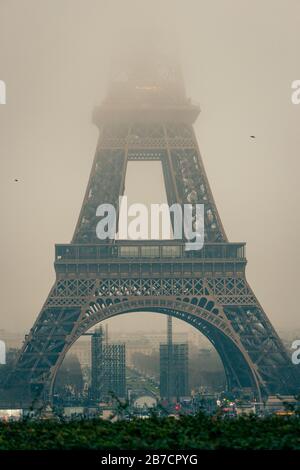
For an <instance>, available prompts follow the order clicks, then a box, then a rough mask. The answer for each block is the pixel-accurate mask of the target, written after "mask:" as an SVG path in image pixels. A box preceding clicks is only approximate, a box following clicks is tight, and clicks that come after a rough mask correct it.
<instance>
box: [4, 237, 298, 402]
mask: <svg viewBox="0 0 300 470" xmlns="http://www.w3.org/2000/svg"><path fill="white" fill-rule="evenodd" d="M245 263H246V260H245V258H244V245H243V244H234V243H221V244H220V243H218V244H212V243H211V244H206V245H205V247H204V249H203V250H200V251H194V252H185V250H184V244H182V243H178V242H173V241H168V242H162V241H157V242H155V241H151V242H143V243H142V244H141V242H140V243H139V242H135V243H134V242H129V241H127V242H125V241H124V242H115V243H113V244H104V243H103V244H98V245H89V246H82V245H58V246H57V247H56V262H55V267H56V273H57V280H56V282H55V284H54V286H53V288H52V290H51V292H50V294H49V296H48V299H47V301H46V302H45V304H44V306H43V309H42V311H41V313H40V315H39V316H38V318H37V320H36V322H35V324H34V326H33V328H32V329H31V331H30V333H29V335H28V336H27V337H26V341H25V344H24V346H23V348H22V351H21V353H20V356H19V359H18V362H17V364H16V367H15V370H14V371H13V373H12V374H11V375H10V376H9V377H8V378H7V380H6V383H5V384H3V386H2V393H1V398H2V401H3V400H6V401H7V402H9V401H10V402H15V403H17V402H22V403H23V405H25V404H27V405H29V404H33V403H34V402H35V401H36V400H40V399H42V400H51V396H52V390H53V385H54V381H55V377H56V373H57V371H58V369H59V367H60V365H61V363H62V361H63V359H64V357H65V354H66V353H67V351H68V350H69V348H70V347H71V346H72V344H73V343H74V342H75V341H76V340H77V339H78V338H79V337H80V336H81V335H82V334H83V333H85V332H86V331H87V330H89V329H90V328H91V327H92V326H93V325H96V324H97V323H99V322H101V321H102V320H107V319H108V318H110V317H112V316H116V315H120V314H123V313H128V312H133V311H137V312H138V311H148V312H160V313H164V314H167V315H172V316H173V317H176V318H180V319H181V320H183V321H186V322H187V323H189V324H190V325H193V326H194V327H195V328H197V329H198V330H199V331H200V332H201V333H203V334H204V335H205V336H206V337H207V338H208V339H209V340H210V341H211V343H212V344H213V345H214V347H215V348H216V350H217V351H218V353H219V355H220V358H221V360H222V362H223V365H224V369H225V373H226V377H227V385H228V389H230V390H233V391H234V390H236V391H244V392H246V393H248V394H252V395H253V396H255V397H256V398H257V399H260V398H261V397H262V396H263V395H269V394H272V395H273V394H283V395H290V394H297V393H299V391H300V382H299V375H300V374H299V366H295V365H293V364H292V362H291V359H290V357H289V356H288V354H287V352H286V350H285V348H284V346H283V344H282V343H281V341H280V339H279V337H278V336H277V334H276V332H275V330H274V329H273V327H272V325H271V323H270V322H269V320H268V318H267V317H266V315H265V313H264V312H263V310H262V308H261V306H260V305H259V303H258V301H257V299H256V297H255V296H254V294H253V292H252V290H251V288H250V287H249V285H248V284H247V281H246V279H245V273H244V270H245Z"/></svg>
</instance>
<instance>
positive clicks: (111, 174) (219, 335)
mask: <svg viewBox="0 0 300 470" xmlns="http://www.w3.org/2000/svg"><path fill="white" fill-rule="evenodd" d="M146 56H147V60H145V59H143V60H139V59H138V58H136V57H135V59H132V60H128V61H127V62H126V63H124V61H123V63H122V62H121V63H118V65H117V66H116V67H115V69H113V70H112V73H111V79H110V82H109V86H108V90H107V94H106V98H105V100H104V101H103V103H102V105H101V106H99V107H98V108H96V109H95V111H94V113H93V122H94V123H95V124H96V125H97V126H98V127H99V140H98V144H97V149H96V153H95V158H94V161H93V165H92V169H91V173H90V178H89V181H88V185H87V189H86V193H85V196H84V200H83V204H82V208H81V212H80V215H79V218H78V222H77V225H76V228H75V232H74V235H73V238H72V241H71V243H68V244H58V245H56V247H55V263H54V266H55V271H56V280H55V283H54V286H53V287H52V289H51V291H50V293H49V296H48V298H47V299H46V301H45V303H44V305H43V307H42V310H41V312H40V314H39V315H38V317H37V320H36V322H35V323H34V325H33V327H32V329H31V330H30V333H29V334H28V335H27V336H26V338H25V342H24V345H23V347H22V350H21V352H20V355H19V358H18V360H17V363H16V365H15V368H14V370H13V372H12V373H11V374H10V375H9V376H8V377H7V380H6V382H5V383H4V384H3V386H2V397H9V398H10V400H15V401H17V400H19V401H21V402H22V403H31V402H32V401H33V400H35V399H40V400H42V401H43V400H44V401H49V400H51V397H52V395H53V388H54V384H55V377H56V374H57V371H58V369H59V367H60V365H61V363H62V361H63V359H64V357H65V355H66V353H67V351H68V350H69V349H70V347H71V346H72V345H73V344H74V342H75V341H76V340H77V339H78V338H79V337H80V336H81V335H82V334H84V333H86V332H87V331H88V330H89V329H90V328H91V327H93V326H94V325H96V324H98V323H99V322H101V321H102V320H107V319H109V318H111V317H113V316H116V315H121V314H125V313H128V312H159V313H162V314H165V315H170V316H172V317H175V318H179V319H181V320H183V321H185V322H187V323H188V324H190V325H192V326H194V327H195V328H197V329H198V330H199V331H200V332H201V333H202V334H203V335H205V336H206V337H207V338H208V339H209V341H210V342H211V343H212V345H213V346H214V347H215V348H216V350H217V352H218V354H219V356H220V358H221V360H222V363H223V366H224V370H225V374H226V379H227V387H228V389H229V390H233V391H237V392H242V393H247V394H250V395H251V396H253V397H255V398H256V399H258V400H261V399H262V398H264V397H265V396H268V395H270V394H272V395H273V394H277V393H278V394H283V395H287V394H296V393H297V392H299V385H300V384H299V369H297V368H296V366H294V365H293V364H292V362H291V358H290V357H289V355H288V354H287V351H286V350H285V348H284V346H283V344H282V342H281V340H280V338H279V337H278V335H277V333H276V331H275V330H274V328H273V326H272V325H271V323H270V321H269V320H268V318H267V316H266V314H265V313H264V311H263V309H262V307H261V305H260V304H259V302H258V300H257V298H256V297H255V295H254V293H253V291H252V289H251V287H250V286H249V284H248V282H247V280H246V278H245V267H246V257H245V243H244V242H240V243H231V242H229V241H228V239H227V236H226V233H225V230H224V228H223V225H222V222H221V219H220V216H219V214H218V211H217V208H216V204H215V202H214V198H213V195H212V192H211V189H210V186H209V183H208V179H207V176H206V173H205V169H204V166H203V162H202V158H201V155H200V152H199V148H198V144H197V140H196V137H195V133H194V130H193V123H194V122H195V120H196V118H197V116H198V114H199V112H200V109H199V107H198V106H197V105H195V104H193V103H192V102H191V100H190V99H188V98H187V96H186V92H185V88H184V83H183V79H182V75H181V70H180V67H179V66H178V64H177V62H176V61H173V59H170V58H169V57H167V56H164V55H163V54H161V55H159V54H158V55H157V56H155V55H151V54H146ZM147 160H151V161H159V162H161V165H162V169H163V175H164V181H165V188H166V194H167V198H168V203H169V205H172V204H174V203H178V204H181V205H183V204H185V203H191V202H192V203H199V204H204V222H205V239H204V240H205V242H204V247H203V249H201V250H189V251H187V250H186V249H185V240H184V239H182V240H143V241H141V240H137V241H135V240H118V239H110V240H99V238H97V235H96V225H97V223H98V221H99V217H97V216H96V209H97V207H98V206H99V204H102V203H110V204H112V205H114V207H116V208H118V207H119V206H118V204H119V196H120V195H122V194H123V193H124V186H125V174H126V167H127V163H128V162H130V161H147Z"/></svg>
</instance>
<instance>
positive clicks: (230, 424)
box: [0, 415, 300, 450]
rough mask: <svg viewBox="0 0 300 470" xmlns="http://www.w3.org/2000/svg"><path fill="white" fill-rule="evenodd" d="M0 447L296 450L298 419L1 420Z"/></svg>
mask: <svg viewBox="0 0 300 470" xmlns="http://www.w3.org/2000/svg"><path fill="white" fill-rule="evenodd" d="M0 449H1V450H3V449H7V450H17V449H20V450H21V449H31V450H32V449H34V450H37V449H124V450H125V449H134V450H137V449H165V450H167V449H182V450H183V449H300V419H299V418H298V417H295V416H294V417H275V416H273V417H266V418H255V417H240V418H238V419H225V420H224V419H218V418H213V417H209V416H205V415H197V416H188V417H187V416H186V417H181V418H180V419H179V420H175V419H174V418H155V417H153V418H149V419H145V420H141V419H139V420H138V419H136V420H133V421H117V422H110V421H103V420H100V419H97V420H85V421H84V420H82V421H70V422H65V423H63V422H55V421H48V420H44V421H39V422H37V421H36V422H32V421H27V422H26V421H23V422H14V423H12V422H11V423H1V424H0Z"/></svg>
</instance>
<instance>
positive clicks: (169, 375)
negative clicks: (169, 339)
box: [160, 343, 190, 400]
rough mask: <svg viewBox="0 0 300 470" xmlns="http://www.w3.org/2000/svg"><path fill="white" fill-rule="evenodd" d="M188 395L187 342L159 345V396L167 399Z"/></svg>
mask: <svg viewBox="0 0 300 470" xmlns="http://www.w3.org/2000/svg"><path fill="white" fill-rule="evenodd" d="M189 395H190V390H189V384H188V344H187V343H173V344H171V347H170V345H168V343H166V344H161V345H160V396H161V398H167V399H169V400H174V399H179V398H182V397H187V396H189Z"/></svg>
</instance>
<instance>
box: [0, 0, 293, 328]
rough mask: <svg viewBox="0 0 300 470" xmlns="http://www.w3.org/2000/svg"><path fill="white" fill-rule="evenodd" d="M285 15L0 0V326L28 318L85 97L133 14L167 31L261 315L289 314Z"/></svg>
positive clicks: (284, 10)
mask: <svg viewBox="0 0 300 470" xmlns="http://www.w3.org/2000/svg"><path fill="white" fill-rule="evenodd" d="M299 18H300V2H299V1H298V0H282V1H281V0H280V1H279V0H263V1H262V0H251V1H250V0H218V1H216V0H209V1H200V0H187V1H185V2H184V1H176V0H173V1H164V0H160V1H155V0H149V1H145V0H139V1H137V0H136V1H130V0H126V1H122V0H118V1H116V0H109V1H103V0H102V1H101V0H98V1H96V0H41V1H38V0H26V2H25V1H20V0H19V1H16V0H0V79H1V80H4V81H5V82H6V85H7V104H6V105H1V106H0V178H1V179H0V182H1V184H0V189H1V199H0V204H1V207H0V210H1V245H0V247H1V272H0V283H1V284H0V289H1V312H0V315H1V319H0V328H6V329H9V330H16V331H20V330H28V329H29V328H30V327H31V326H32V324H33V322H34V320H35V318H36V316H37V314H38V312H39V310H40V308H41V306H42V304H43V302H44V300H45V298H46V296H47V295H48V292H49V290H50V288H51V285H52V283H53V281H54V269H53V261H54V244H55V243H63V242H68V241H70V239H71V237H72V234H73V230H74V227H75V224H76V221H77V217H78V214H79V210H80V206H81V203H82V198H83V195H84V191H85V187H86V183H87V179H88V175H89V171H90V167H91V162H92V159H93V156H94V152H95V147H96V142H97V129H96V128H95V127H94V126H93V125H92V124H91V113H92V109H93V107H94V105H96V104H98V103H100V102H101V100H102V99H103V97H104V95H105V87H106V80H107V75H108V64H109V60H110V57H111V53H112V50H114V48H116V47H117V44H118V41H121V42H122V41H126V40H128V38H123V37H122V35H120V30H121V29H122V28H123V26H124V25H126V27H127V29H128V28H129V29H130V25H134V24H135V23H136V24H139V25H141V26H142V27H144V28H145V31H146V30H147V31H149V29H150V31H151V28H152V26H153V31H155V27H154V26H158V27H162V28H164V25H165V24H166V25H167V26H168V28H171V29H175V30H176V31H177V38H176V41H177V43H178V45H179V49H180V53H181V61H182V68H183V73H184V77H185V82H186V88H187V93H188V95H189V96H190V97H191V98H192V99H193V100H194V101H196V102H199V103H200V105H201V109H202V113H201V115H200V117H199V119H198V121H197V123H196V133H197V137H198V142H199V146H200V150H201V153H202V156H203V159H204V163H205V167H206V171H207V174H208V177H209V181H210V184H211V186H212V190H213V193H214V197H215V199H216V202H217V206H218V209H219V212H220V215H221V218H222V221H223V224H224V227H225V230H226V232H227V235H228V236H229V239H230V240H231V241H246V242H247V257H248V260H249V264H248V267H247V277H248V280H249V282H250V284H251V285H252V287H253V288H254V290H255V293H256V295H257V296H258V298H259V300H260V301H261V303H262V305H263V307H264V308H265V310H266V313H267V315H268V316H269V318H270V319H271V321H272V322H273V324H274V325H275V326H276V327H280V328H299V327H300V319H299V311H298V304H297V295H296V293H297V291H298V289H299V287H298V280H299V265H300V259H299V258H300V256H299V243H298V238H299V228H300V223H299V149H300V132H299V124H300V105H298V106H296V105H293V104H292V103H291V83H292V81H293V80H295V79H300V63H299V42H300V28H299ZM147 34H148V33H147ZM153 34H155V33H153ZM129 39H130V38H129ZM139 40H140V41H141V43H142V41H143V37H142V36H141V37H140V38H139ZM251 135H255V136H256V139H251V138H250V136H251ZM153 174H154V173H153ZM15 178H17V179H19V181H18V182H15V181H14V179H15ZM155 193H156V192H155V191H154V193H153V194H155ZM156 194H157V193H156ZM136 197H139V195H138V193H137V195H136ZM129 322H130V320H126V326H125V318H124V319H121V318H120V325H121V326H122V325H124V327H126V328H138V329H139V328H141V324H139V322H138V321H131V322H130V323H129ZM149 327H150V321H149Z"/></svg>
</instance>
